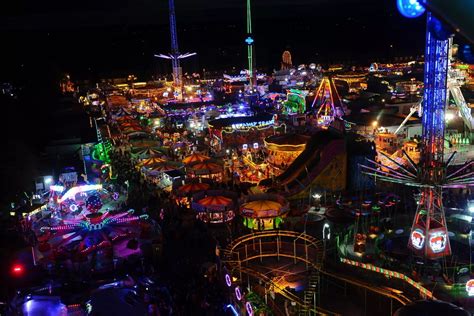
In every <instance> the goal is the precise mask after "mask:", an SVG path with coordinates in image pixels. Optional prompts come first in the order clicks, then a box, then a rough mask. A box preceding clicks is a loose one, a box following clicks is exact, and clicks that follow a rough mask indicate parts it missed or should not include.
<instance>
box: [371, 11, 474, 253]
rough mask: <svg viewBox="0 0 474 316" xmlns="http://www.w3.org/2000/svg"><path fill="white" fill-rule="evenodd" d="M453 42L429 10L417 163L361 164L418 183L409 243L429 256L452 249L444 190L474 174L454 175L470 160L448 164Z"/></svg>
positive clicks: (388, 177)
mask: <svg viewBox="0 0 474 316" xmlns="http://www.w3.org/2000/svg"><path fill="white" fill-rule="evenodd" d="M450 43H451V39H450V38H449V36H448V35H447V31H446V30H444V26H443V24H442V22H441V21H439V20H438V19H437V18H436V17H434V16H433V15H432V14H431V13H428V16H427V32H426V52H425V78H424V96H423V102H422V106H423V118H422V127H423V132H422V142H421V145H422V157H421V161H420V163H419V164H418V165H417V166H415V164H414V163H413V161H411V160H410V159H409V158H407V159H406V160H407V164H406V166H405V167H401V166H400V165H399V164H397V166H398V167H399V169H397V170H394V169H393V168H390V167H387V166H383V165H381V164H380V163H377V162H372V164H373V165H374V166H375V167H374V168H372V167H369V166H362V168H363V169H364V173H366V174H369V175H372V176H375V177H377V178H379V179H381V180H383V181H388V182H394V183H402V184H405V185H408V186H415V187H418V188H419V189H420V191H421V197H420V200H419V203H418V207H417V210H416V214H415V218H414V220H413V225H412V229H411V233H410V238H409V242H408V247H409V248H410V249H411V250H412V251H413V252H415V253H416V254H417V255H419V256H423V257H425V258H429V259H437V258H441V257H445V256H449V255H450V254H451V246H450V244H449V237H448V230H447V227H446V218H445V214H444V209H443V201H442V190H443V189H449V188H466V187H468V186H472V185H474V176H473V175H474V174H472V173H470V172H467V173H462V175H460V176H456V177H454V176H455V175H457V174H461V171H462V170H463V168H465V167H466V165H465V166H463V167H461V168H460V169H459V170H457V171H454V172H452V173H451V174H447V172H446V171H447V165H448V164H449V163H450V162H451V160H452V157H451V158H449V160H448V161H447V162H446V163H445V162H444V134H445V124H446V123H445V111H446V106H447V100H448V70H449V48H450ZM405 156H407V155H406V154H405ZM388 158H389V157H388ZM389 160H390V158H389ZM391 161H392V162H393V160H391ZM468 164H469V163H468ZM386 170H388V171H386Z"/></svg>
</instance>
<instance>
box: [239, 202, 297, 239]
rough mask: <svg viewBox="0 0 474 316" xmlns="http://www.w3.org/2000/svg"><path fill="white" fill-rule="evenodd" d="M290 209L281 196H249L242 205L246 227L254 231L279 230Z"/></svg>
mask: <svg viewBox="0 0 474 316" xmlns="http://www.w3.org/2000/svg"><path fill="white" fill-rule="evenodd" d="M289 210H290V208H289V203H288V202H287V201H286V200H285V199H284V198H283V197H282V196H280V195H276V194H255V195H249V196H248V197H246V198H245V199H244V201H243V203H242V204H241V205H240V214H241V216H242V217H243V219H244V225H245V227H247V228H249V229H252V230H269V229H278V228H279V227H280V225H281V223H282V222H283V218H285V217H286V215H287V214H288V212H289Z"/></svg>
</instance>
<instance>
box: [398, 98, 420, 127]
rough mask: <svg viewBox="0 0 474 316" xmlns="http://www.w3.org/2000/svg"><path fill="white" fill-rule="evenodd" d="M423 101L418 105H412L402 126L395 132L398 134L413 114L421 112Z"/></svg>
mask: <svg viewBox="0 0 474 316" xmlns="http://www.w3.org/2000/svg"><path fill="white" fill-rule="evenodd" d="M421 102H422V101H420V103H418V104H417V105H414V106H412V108H411V109H410V113H409V114H408V115H407V117H406V118H405V119H404V120H403V122H402V124H400V126H399V127H398V128H397V130H396V131H395V134H398V132H399V131H400V130H401V129H402V128H403V126H405V124H406V123H407V122H408V120H409V119H410V118H411V117H412V116H413V114H415V113H416V112H421V111H420V109H421Z"/></svg>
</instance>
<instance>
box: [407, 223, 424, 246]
mask: <svg viewBox="0 0 474 316" xmlns="http://www.w3.org/2000/svg"><path fill="white" fill-rule="evenodd" d="M410 242H411V245H412V246H413V247H415V248H416V249H421V248H423V245H424V244H425V235H424V234H423V231H422V230H421V229H419V228H417V229H415V230H414V231H413V232H412V233H411V235H410Z"/></svg>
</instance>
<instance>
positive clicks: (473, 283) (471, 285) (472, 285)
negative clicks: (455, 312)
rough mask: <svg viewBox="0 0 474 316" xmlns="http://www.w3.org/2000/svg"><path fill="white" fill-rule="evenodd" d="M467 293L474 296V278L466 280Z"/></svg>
mask: <svg viewBox="0 0 474 316" xmlns="http://www.w3.org/2000/svg"><path fill="white" fill-rule="evenodd" d="M466 291H467V295H469V296H474V279H471V280H469V281H467V282H466Z"/></svg>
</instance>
